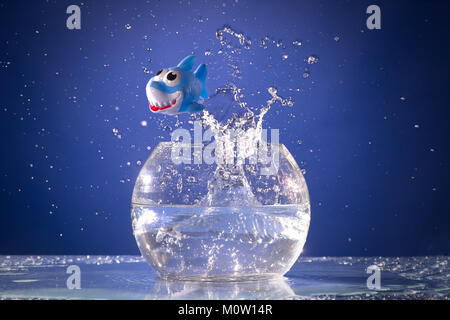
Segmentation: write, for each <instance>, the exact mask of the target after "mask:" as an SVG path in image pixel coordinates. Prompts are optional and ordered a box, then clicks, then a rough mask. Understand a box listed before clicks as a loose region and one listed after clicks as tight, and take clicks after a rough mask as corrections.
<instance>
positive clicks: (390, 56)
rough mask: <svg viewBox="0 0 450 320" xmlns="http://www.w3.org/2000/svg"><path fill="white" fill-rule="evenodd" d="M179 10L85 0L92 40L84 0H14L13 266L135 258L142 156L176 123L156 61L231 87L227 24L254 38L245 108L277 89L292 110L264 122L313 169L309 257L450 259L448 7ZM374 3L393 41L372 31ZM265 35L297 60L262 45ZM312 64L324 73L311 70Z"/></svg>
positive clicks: (3, 76)
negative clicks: (153, 97) (198, 70)
mask: <svg viewBox="0 0 450 320" xmlns="http://www.w3.org/2000/svg"><path fill="white" fill-rule="evenodd" d="M180 2H181V4H180ZM180 2H179V1H114V2H113V1H89V0H87V1H83V5H81V12H82V29H81V30H79V31H70V30H68V29H66V27H65V24H66V18H67V15H66V13H65V11H66V8H67V6H68V5H70V4H78V5H80V3H77V2H73V1H2V2H1V4H0V15H1V18H0V26H1V27H0V34H1V42H0V48H1V50H0V61H1V63H0V81H1V96H0V115H1V117H0V121H1V122H0V130H1V135H0V150H1V154H2V156H1V158H0V161H1V162H0V200H1V209H0V254H138V249H137V246H136V243H135V241H134V238H133V235H132V230H131V222H130V213H129V206H130V198H131V192H132V188H133V183H134V180H135V178H136V177H137V174H138V172H139V169H140V167H139V166H138V165H137V164H136V162H137V161H139V160H140V161H142V162H143V161H145V159H146V158H147V157H148V155H149V154H150V151H148V150H147V146H150V147H151V148H154V147H155V146H156V144H157V143H158V141H161V140H165V141H167V140H169V139H170V138H169V137H170V130H164V128H165V126H166V125H169V126H172V125H173V122H174V119H169V118H168V117H160V116H154V115H152V114H151V113H150V111H149V110H148V105H147V99H146V97H145V84H146V82H147V81H148V79H149V77H150V76H151V74H146V73H145V72H143V67H145V68H148V69H149V70H151V71H152V72H155V71H157V70H159V69H161V68H162V67H167V66H173V65H174V64H176V63H178V61H179V60H180V59H181V58H182V57H184V56H186V55H188V54H191V53H194V54H196V55H197V62H198V63H200V62H204V63H206V64H207V65H208V71H209V75H208V80H207V85H208V87H209V90H210V91H211V92H213V91H214V89H215V88H217V87H220V86H223V85H224V84H225V83H226V82H228V81H230V80H233V79H231V77H230V71H229V68H228V67H227V66H226V65H225V64H224V63H225V60H224V59H223V57H222V56H221V55H219V54H218V53H217V51H218V50H219V49H220V44H219V43H218V41H217V39H216V38H215V32H216V31H217V30H218V29H220V28H221V27H223V26H224V25H229V26H231V27H232V28H233V29H235V30H237V31H239V32H243V33H244V34H245V35H246V36H248V37H249V38H250V39H251V40H252V43H253V44H252V46H253V47H252V49H251V50H249V51H246V50H243V51H244V52H243V53H242V54H241V55H240V56H237V61H238V62H239V64H240V68H241V71H242V79H236V80H237V81H236V83H237V84H238V86H239V87H241V88H243V89H244V92H245V93H246V94H247V98H248V99H247V100H248V101H249V102H251V103H254V104H255V105H260V104H261V103H263V102H264V101H265V100H267V99H268V98H269V95H268V94H267V87H269V86H270V85H274V86H276V87H277V88H278V90H279V93H280V95H281V96H283V97H288V96H292V97H293V99H294V100H295V106H294V107H293V108H292V109H286V108H288V107H285V108H283V107H281V106H280V105H277V106H274V107H273V109H272V110H271V112H270V114H269V115H268V116H267V118H266V122H265V123H266V127H271V128H280V129H281V134H280V139H281V142H283V143H284V144H285V145H286V146H287V147H288V148H289V150H290V151H291V152H292V154H293V155H294V157H295V158H296V159H297V162H298V163H299V164H300V165H301V167H302V168H304V169H305V170H306V172H307V173H306V176H305V177H306V180H307V183H308V186H309V191H310V196H311V201H312V221H311V228H310V233H309V236H308V240H307V243H306V246H305V250H304V253H305V255H311V256H320V255H332V256H340V255H358V256H361V255H402V256H404V255H428V254H448V253H449V248H450V235H449V231H450V219H449V209H450V205H449V201H448V200H449V191H450V189H449V181H450V179H449V178H450V174H449V160H450V154H449V152H450V151H449V148H448V138H449V126H448V119H449V114H450V111H449V108H448V107H449V101H450V94H449V92H450V90H449V89H448V84H449V71H450V70H449V69H450V68H449V66H450V62H449V56H450V55H449V48H450V45H449V37H448V35H447V32H448V30H450V22H449V21H448V12H450V4H449V3H448V2H445V1H375V2H374V1H332V0H329V1H243V0H239V1H238V2H235V1H223V2H222V1H221V2H213V1H211V2H210V1H191V3H189V2H185V1H180ZM223 3H225V5H223ZM370 4H377V5H379V6H380V7H381V13H382V29H381V30H375V31H370V30H367V28H366V26H365V20H366V18H367V15H366V13H365V11H366V8H367V6H368V5H370ZM126 24H130V25H131V29H127V28H125V25H126ZM146 35H147V36H148V37H147V39H144V36H146ZM264 36H269V37H271V38H273V39H277V40H282V41H283V43H285V44H286V50H285V51H286V52H288V53H289V58H288V59H287V60H286V61H282V60H281V58H280V57H281V55H282V53H283V49H280V48H276V47H274V46H271V47H270V48H268V49H267V50H263V49H261V48H260V47H258V43H259V40H260V39H261V38H263V37H264ZM336 36H338V37H339V41H335V40H334V39H333V38H334V37H336ZM295 40H301V41H302V42H303V45H302V46H301V47H299V48H293V46H292V41H295ZM235 42H236V41H235ZM147 48H151V49H152V50H151V51H149V50H147ZM253 48H254V49H253ZM205 51H211V52H212V54H211V55H210V56H205V54H204V52H205ZM311 54H314V55H317V56H318V57H319V59H320V61H319V63H318V64H316V65H312V66H308V65H306V64H305V62H304V59H305V58H306V57H308V56H309V55H311ZM149 59H151V62H149ZM268 59H269V60H271V59H272V60H273V61H274V63H273V65H270V66H269V65H268V64H267V61H268ZM250 61H251V62H253V65H252V66H250V65H249V62H250ZM308 67H309V69H310V77H308V78H306V79H303V78H302V77H301V75H302V73H303V72H304V69H305V68H308ZM266 68H267V72H265V69H266ZM292 88H300V89H301V91H300V92H299V93H295V92H292V90H289V89H292ZM258 90H260V91H261V93H260V94H259V95H255V96H254V97H253V98H252V97H251V93H252V92H256V91H258ZM401 97H404V98H405V99H404V100H402V99H401ZM252 99H253V100H252ZM209 108H210V109H211V110H212V111H214V108H221V106H220V107H218V106H209ZM216 111H220V110H216ZM228 112H231V111H228ZM293 115H295V117H293ZM188 119H189V117H188V116H186V115H183V116H180V120H182V121H186V120H188ZM142 120H146V121H147V122H148V125H147V126H146V127H143V126H141V125H140V122H141V121H142ZM161 121H162V123H161ZM415 125H418V126H419V127H418V128H416V127H415ZM114 128H117V129H118V130H119V132H120V134H121V135H122V138H121V139H118V138H117V137H116V136H114V134H113V132H112V130H113V129H114ZM298 140H301V141H302V144H298V143H297V141H298ZM431 150H434V151H431ZM127 162H130V165H127ZM30 165H32V166H30Z"/></svg>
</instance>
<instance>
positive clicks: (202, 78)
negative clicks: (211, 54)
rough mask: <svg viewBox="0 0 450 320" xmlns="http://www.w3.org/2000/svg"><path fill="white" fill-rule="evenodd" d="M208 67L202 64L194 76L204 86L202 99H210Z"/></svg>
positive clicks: (201, 94)
mask: <svg viewBox="0 0 450 320" xmlns="http://www.w3.org/2000/svg"><path fill="white" fill-rule="evenodd" d="M206 74H207V72H206V65H204V64H201V65H199V66H198V68H197V70H195V72H194V75H195V77H196V78H197V79H198V80H199V81H200V83H201V84H202V92H201V93H200V98H202V99H206V98H208V91H207V90H206V83H205V80H206Z"/></svg>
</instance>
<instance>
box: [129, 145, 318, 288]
mask: <svg viewBox="0 0 450 320" xmlns="http://www.w3.org/2000/svg"><path fill="white" fill-rule="evenodd" d="M177 146H178V144H177V143H175V142H165V143H160V144H159V145H158V146H157V147H156V148H155V149H154V151H153V152H152V154H151V155H150V157H149V159H148V160H147V161H146V163H145V165H144V166H143V168H142V170H141V172H140V173H139V176H138V179H137V181H136V185H135V187H134V191H133V198H132V212H131V214H132V224H133V232H134V235H135V237H136V241H137V244H138V246H139V249H140V251H141V253H142V255H143V257H144V258H145V259H146V260H147V261H148V263H149V264H150V265H151V266H152V267H153V268H154V269H155V270H156V272H157V273H158V275H159V276H160V277H162V278H170V279H191V280H243V279H253V278H269V277H273V276H280V275H283V274H285V273H286V272H287V271H288V270H289V269H290V267H291V266H292V265H293V264H294V262H295V261H296V260H297V258H298V256H299V255H300V253H301V251H302V248H303V245H304V243H305V240H306V236H307V233H308V228H309V221H310V206H309V196H308V190H307V186H306V182H305V180H304V178H303V175H302V173H301V171H300V169H299V167H298V165H297V163H296V162H295V160H294V158H293V157H292V155H291V154H290V153H289V151H288V150H287V149H286V147H284V146H283V145H280V146H279V152H276V151H275V149H274V150H268V151H269V153H268V154H269V155H270V157H269V158H270V161H269V162H268V163H267V164H262V163H257V164H244V165H241V166H237V165H232V166H230V165H221V166H217V165H216V164H206V163H204V162H203V163H201V164H193V163H192V164H184V163H179V161H178V160H179V158H178V160H177V159H176V158H174V156H173V154H172V152H173V151H174V150H175V149H176V148H177ZM189 146H190V145H189ZM196 148H198V149H196ZM204 148H205V147H204V146H203V145H195V147H194V148H193V149H194V150H195V152H202V150H203V149H204ZM269 149H270V148H269ZM177 150H178V149H177ZM277 154H278V155H279V156H278V157H276V155H277ZM174 159H175V161H174ZM278 159H279V160H278ZM177 163H179V164H177ZM270 166H272V167H274V168H276V169H278V170H275V171H274V172H272V173H273V174H272V175H264V174H262V172H263V171H261V169H263V168H264V167H265V168H267V167H270Z"/></svg>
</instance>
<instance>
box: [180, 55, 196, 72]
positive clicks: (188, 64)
mask: <svg viewBox="0 0 450 320" xmlns="http://www.w3.org/2000/svg"><path fill="white" fill-rule="evenodd" d="M194 62H195V56H187V57H186V58H184V59H183V60H181V62H180V63H179V64H178V67H179V68H181V69H184V70H186V71H190V70H192V67H193V66H194Z"/></svg>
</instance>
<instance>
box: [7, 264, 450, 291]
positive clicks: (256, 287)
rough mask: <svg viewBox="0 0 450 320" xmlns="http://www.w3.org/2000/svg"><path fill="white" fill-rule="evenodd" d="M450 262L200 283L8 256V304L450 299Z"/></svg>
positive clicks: (309, 270) (320, 268) (324, 268)
mask: <svg viewBox="0 0 450 320" xmlns="http://www.w3.org/2000/svg"><path fill="white" fill-rule="evenodd" d="M449 260H450V258H449V257H448V256H430V257H401V258H395V257H390V258H385V257H374V258H357V257H337V258H336V257H322V258H308V257H304V258H300V259H299V260H298V261H297V262H296V264H295V265H294V266H293V267H292V269H291V270H290V271H289V272H288V273H287V274H286V276H285V277H283V278H280V279H274V280H270V281H267V280H265V281H247V282H193V281H165V280H160V279H158V277H157V275H156V274H155V273H154V272H153V270H152V269H151V268H150V266H149V265H148V264H147V263H146V262H145V261H144V260H143V259H142V258H141V257H137V256H0V299H449V297H450V291H449V283H450V273H449ZM70 266H76V267H72V268H70V269H69V267H70ZM370 266H372V267H371V268H369V273H368V271H367V268H368V267H370ZM374 266H376V267H374ZM78 268H79V269H78ZM74 269H78V270H79V278H78V279H79V282H77V278H74V277H76V275H77V272H76V271H75V273H74V271H73V270H74ZM376 269H377V270H379V286H377V287H376V288H373V287H372V288H369V287H368V284H367V282H368V277H370V276H373V277H374V276H375V275H376V273H377V271H376ZM371 270H372V271H371ZM373 270H375V271H373ZM68 271H69V273H68ZM68 283H69V285H68ZM77 283H79V284H80V287H81V288H80V289H76V288H72V289H69V288H68V287H74V286H75V287H76V284H77ZM369 284H371V285H372V286H375V285H376V281H375V280H374V278H372V279H371V280H369Z"/></svg>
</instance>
